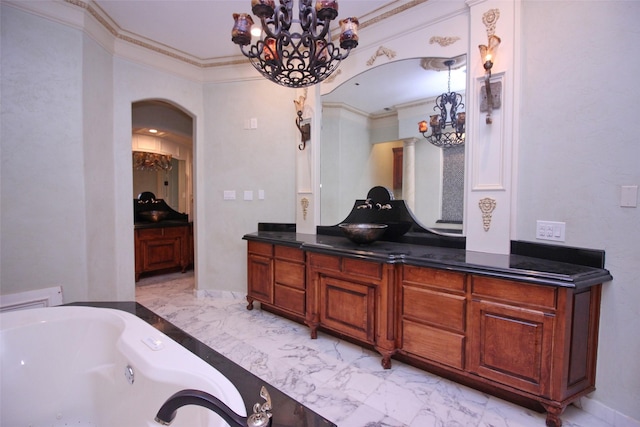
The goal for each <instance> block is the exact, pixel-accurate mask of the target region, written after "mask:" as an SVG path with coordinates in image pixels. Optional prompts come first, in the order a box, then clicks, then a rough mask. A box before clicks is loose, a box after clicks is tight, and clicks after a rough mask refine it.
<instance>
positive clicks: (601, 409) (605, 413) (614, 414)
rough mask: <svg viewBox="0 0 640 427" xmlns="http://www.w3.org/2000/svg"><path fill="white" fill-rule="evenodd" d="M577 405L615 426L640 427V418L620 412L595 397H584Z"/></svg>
mask: <svg viewBox="0 0 640 427" xmlns="http://www.w3.org/2000/svg"><path fill="white" fill-rule="evenodd" d="M576 406H578V407H579V408H581V409H582V410H583V411H585V412H587V413H589V414H591V415H593V416H595V417H598V418H600V419H601V420H604V421H606V422H607V423H609V424H611V425H612V426H613V427H640V421H639V420H636V419H633V418H631V417H629V416H627V415H625V414H623V413H621V412H618V411H616V410H615V409H613V408H610V407H608V406H606V405H605V404H603V403H602V402H599V401H597V400H595V399H590V398H588V397H583V398H581V399H580V400H579V401H578V402H576Z"/></svg>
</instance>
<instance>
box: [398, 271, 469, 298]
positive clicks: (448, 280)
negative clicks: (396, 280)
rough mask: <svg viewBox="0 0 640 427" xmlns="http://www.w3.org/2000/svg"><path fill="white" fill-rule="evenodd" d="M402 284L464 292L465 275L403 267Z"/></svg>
mask: <svg viewBox="0 0 640 427" xmlns="http://www.w3.org/2000/svg"><path fill="white" fill-rule="evenodd" d="M402 280H403V281H404V282H410V283H415V284H419V285H423V286H428V287H435V288H442V289H450V290H453V291H460V292H464V290H465V275H464V274H462V273H455V272H452V271H446V270H438V269H435V268H424V267H415V266H411V265H405V266H403V276H402Z"/></svg>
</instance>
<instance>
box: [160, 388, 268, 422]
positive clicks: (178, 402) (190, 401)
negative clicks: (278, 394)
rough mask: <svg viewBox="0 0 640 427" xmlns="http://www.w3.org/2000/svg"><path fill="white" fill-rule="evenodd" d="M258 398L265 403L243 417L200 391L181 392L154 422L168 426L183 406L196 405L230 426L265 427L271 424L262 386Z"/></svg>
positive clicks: (257, 405)
mask: <svg viewBox="0 0 640 427" xmlns="http://www.w3.org/2000/svg"><path fill="white" fill-rule="evenodd" d="M260 397H262V398H263V399H264V400H265V401H266V402H265V403H262V404H261V403H256V404H255V405H253V414H251V415H249V416H248V417H243V416H241V415H238V414H236V413H235V412H234V411H233V410H232V409H231V408H229V407H228V406H227V405H225V404H224V403H223V402H222V401H221V400H220V399H218V398H217V397H215V396H213V395H211V394H209V393H207V392H204V391H200V390H182V391H179V392H177V393H175V394H174V395H173V396H171V397H170V398H169V399H167V401H166V402H164V404H163V405H162V407H161V408H160V410H159V411H158V414H157V415H156V422H158V423H160V424H162V425H164V426H168V425H169V424H171V422H172V421H173V419H174V418H175V417H176V412H177V411H178V409H180V408H181V407H183V406H185V405H198V406H202V407H204V408H207V409H210V410H212V411H213V412H215V413H216V414H218V415H220V416H221V417H222V419H224V420H225V421H226V422H227V423H228V424H229V425H230V426H235V427H265V426H268V425H270V423H271V396H269V392H268V391H267V389H266V388H265V387H264V386H263V387H262V388H261V389H260Z"/></svg>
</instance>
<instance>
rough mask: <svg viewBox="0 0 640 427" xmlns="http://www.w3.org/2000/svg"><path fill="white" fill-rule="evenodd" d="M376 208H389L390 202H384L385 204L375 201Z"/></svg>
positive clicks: (381, 209) (380, 209)
mask: <svg viewBox="0 0 640 427" xmlns="http://www.w3.org/2000/svg"><path fill="white" fill-rule="evenodd" d="M376 208H378V210H379V211H383V210H387V209H391V204H389V203H386V204H384V205H382V204H380V203H376Z"/></svg>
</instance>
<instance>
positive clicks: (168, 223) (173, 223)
mask: <svg viewBox="0 0 640 427" xmlns="http://www.w3.org/2000/svg"><path fill="white" fill-rule="evenodd" d="M190 224H192V223H191V222H187V221H179V220H172V219H168V220H164V221H159V222H151V221H138V222H136V223H135V224H134V228H136V229H140V228H166V227H186V226H188V225H190Z"/></svg>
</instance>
